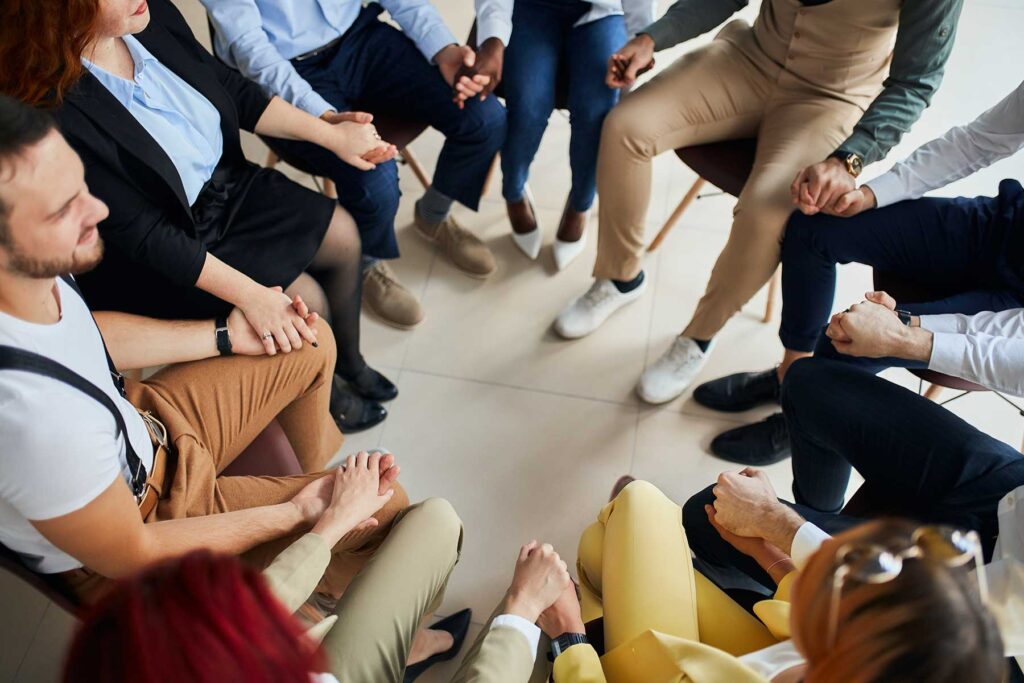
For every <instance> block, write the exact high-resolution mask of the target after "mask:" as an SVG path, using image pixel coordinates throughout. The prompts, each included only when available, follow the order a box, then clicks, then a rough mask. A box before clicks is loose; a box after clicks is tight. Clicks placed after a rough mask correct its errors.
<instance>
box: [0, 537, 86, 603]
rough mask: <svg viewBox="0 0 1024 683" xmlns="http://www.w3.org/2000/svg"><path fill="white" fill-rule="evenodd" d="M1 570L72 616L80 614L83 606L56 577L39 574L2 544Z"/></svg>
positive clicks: (0, 554)
mask: <svg viewBox="0 0 1024 683" xmlns="http://www.w3.org/2000/svg"><path fill="white" fill-rule="evenodd" d="M0 570H6V571H8V572H10V573H11V574H13V575H14V576H16V577H18V578H19V579H21V580H22V581H24V582H25V583H27V584H28V585H30V586H31V587H32V588H34V589H36V590H37V591H39V592H40V593H42V594H43V595H44V596H46V597H47V598H48V599H49V600H51V601H53V602H54V603H55V604H56V605H57V606H58V607H60V608H61V609H63V610H64V611H65V612H67V613H68V614H71V615H73V616H74V615H76V614H77V613H78V608H79V607H80V606H81V603H80V602H79V600H78V598H77V596H75V595H74V593H72V592H71V591H70V590H68V588H67V586H65V585H64V584H63V583H61V582H60V580H59V579H58V578H57V577H55V576H49V575H47V574H37V573H36V572H34V571H32V570H31V569H29V568H28V567H26V566H25V563H24V562H22V561H21V558H20V557H19V556H18V553H16V552H14V551H13V550H11V549H10V548H8V547H7V546H5V545H3V544H2V543H0Z"/></svg>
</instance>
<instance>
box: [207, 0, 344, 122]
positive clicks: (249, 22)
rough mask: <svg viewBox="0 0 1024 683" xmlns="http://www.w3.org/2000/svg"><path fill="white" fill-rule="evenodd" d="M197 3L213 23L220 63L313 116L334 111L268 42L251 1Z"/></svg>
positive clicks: (219, 0)
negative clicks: (222, 62)
mask: <svg viewBox="0 0 1024 683" xmlns="http://www.w3.org/2000/svg"><path fill="white" fill-rule="evenodd" d="M200 1H201V2H202V3H203V6H204V7H206V10H207V12H208V13H209V15H210V20H211V21H212V22H213V26H214V29H215V30H216V33H217V40H216V45H215V47H216V49H217V54H219V55H220V57H221V58H222V59H224V60H225V61H226V62H228V63H229V64H233V65H234V66H235V67H236V68H237V69H238V70H239V71H241V72H242V75H243V76H245V77H246V78H248V79H250V80H253V81H256V82H257V83H259V84H260V86H261V87H262V88H263V90H264V92H266V93H267V94H269V95H277V96H278V97H280V98H281V99H283V100H285V101H287V102H290V103H291V104H293V105H294V106H296V107H298V108H299V109H302V110H303V111H305V112H307V113H309V114H312V115H313V116H320V115H322V114H323V113H324V112H328V111H334V107H333V106H332V105H331V103H330V102H328V101H327V100H325V99H324V98H323V97H321V96H320V95H319V94H317V92H316V91H315V90H313V86H311V85H310V84H309V83H308V82H307V81H306V79H304V78H303V77H302V76H300V75H299V73H298V72H297V71H296V70H295V67H294V66H292V63H291V62H290V61H288V60H287V59H286V58H285V57H284V55H282V54H281V53H280V52H279V51H278V49H277V48H276V47H274V45H273V44H272V43H271V42H270V37H269V36H267V34H266V32H265V31H264V30H263V18H262V15H260V10H259V8H258V7H257V6H256V3H255V1H254V0H200Z"/></svg>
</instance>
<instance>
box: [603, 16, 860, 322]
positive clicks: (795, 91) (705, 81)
mask: <svg viewBox="0 0 1024 683" xmlns="http://www.w3.org/2000/svg"><path fill="white" fill-rule="evenodd" d="M780 75H782V69H780V67H779V66H778V65H777V64H776V63H775V62H773V61H771V60H770V59H768V58H767V57H766V56H764V55H763V53H762V52H760V49H759V48H758V47H757V45H756V43H755V41H754V38H753V34H752V32H751V29H750V28H749V27H748V26H746V25H745V24H742V23H733V24H730V25H728V26H726V27H725V28H724V29H723V30H722V32H721V33H720V34H719V35H718V36H717V37H716V38H715V40H713V41H712V42H711V43H710V44H708V45H706V46H704V47H701V48H699V49H697V50H694V51H693V52H691V53H689V54H686V55H684V56H683V57H681V58H680V59H679V60H677V61H676V62H675V63H674V64H672V65H671V66H670V67H668V68H667V69H666V70H665V71H664V72H662V73H661V74H659V75H658V76H656V77H655V78H654V79H652V80H651V81H650V82H649V83H647V84H645V85H644V86H643V87H641V88H639V89H638V90H636V91H635V92H633V93H631V94H630V95H628V96H627V97H625V98H624V99H623V100H622V102H621V103H620V104H619V105H618V106H617V107H616V108H615V109H613V110H612V111H611V113H610V114H609V115H608V118H607V119H606V120H605V124H604V129H603V131H602V135H601V151H600V155H599V158H598V168H597V184H598V193H599V195H600V197H601V200H600V211H599V215H600V232H599V238H598V255H597V262H596V265H595V267H594V276H595V277H596V278H611V279H616V280H629V279H632V278H634V277H636V275H637V274H638V273H639V272H640V269H641V258H642V256H643V253H644V250H645V248H646V242H645V235H644V232H645V231H644V227H645V219H646V215H647V208H648V204H649V201H650V195H651V161H652V159H653V158H654V157H655V156H656V155H658V154H661V153H662V152H666V151H670V150H674V149H676V148H679V147H686V146H689V145H698V144H704V143H709V142H717V141H722V140H730V139H737V138H746V137H756V138H757V141H758V144H757V155H756V159H755V161H754V167H753V171H752V172H751V175H750V178H749V180H748V181H747V183H746V186H745V187H744V188H743V192H742V194H741V195H740V197H739V201H738V202H737V204H736V209H735V211H734V216H733V225H732V232H731V233H730V235H729V240H728V242H727V243H726V245H725V248H724V249H723V250H722V253H721V255H720V256H719V257H718V261H717V262H716V263H715V266H714V269H713V270H712V272H711V278H710V281H709V282H708V286H707V290H706V292H705V294H704V296H703V298H702V299H701V300H700V303H699V304H698V306H697V310H696V312H695V313H694V316H693V319H692V320H691V322H690V324H689V325H688V326H687V328H686V330H685V331H684V334H685V335H687V336H689V337H693V338H696V339H710V338H711V337H713V336H714V335H715V334H716V333H717V332H718V331H719V330H720V329H721V328H722V326H723V325H724V324H725V323H726V321H728V320H729V318H730V317H731V316H732V315H733V314H734V313H736V312H737V311H738V310H739V309H740V307H742V306H743V304H745V303H746V302H747V301H748V300H749V299H750V298H751V297H752V296H753V295H754V294H755V293H756V292H757V291H758V289H760V288H761V287H762V286H763V285H764V284H765V283H766V282H767V281H768V279H769V278H770V277H771V276H772V274H773V273H774V272H775V269H776V268H777V267H778V265H779V253H780V245H781V241H782V237H783V231H784V229H785V225H786V220H787V219H788V217H789V215H790V213H792V211H793V205H792V203H791V202H790V195H789V186H790V184H791V183H792V181H793V179H794V178H795V177H796V174H797V173H798V172H799V171H800V170H801V169H803V168H805V167H806V166H808V165H809V164H812V163H815V162H818V161H821V160H822V159H824V158H825V157H826V156H828V155H829V154H831V153H832V152H833V151H834V150H835V149H836V147H837V146H838V145H839V144H840V143H842V142H843V141H844V140H845V139H846V138H847V137H848V136H849V134H850V133H851V132H852V130H853V126H854V125H855V124H856V122H857V121H858V120H859V119H860V117H861V115H862V114H863V109H862V107H861V106H859V105H856V104H852V103H850V102H847V101H842V100H840V99H838V98H836V97H831V96H829V95H828V94H826V93H823V92H822V91H821V90H814V89H811V88H807V89H802V88H801V87H800V86H799V83H798V82H797V81H796V79H793V78H790V77H788V76H789V75H788V74H787V75H786V77H785V78H783V79H782V82H783V83H784V85H783V84H781V83H780Z"/></svg>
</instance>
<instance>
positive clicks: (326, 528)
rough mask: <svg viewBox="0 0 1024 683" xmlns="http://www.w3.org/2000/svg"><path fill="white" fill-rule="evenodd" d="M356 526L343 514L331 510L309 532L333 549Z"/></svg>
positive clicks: (355, 523)
mask: <svg viewBox="0 0 1024 683" xmlns="http://www.w3.org/2000/svg"><path fill="white" fill-rule="evenodd" d="M357 524H358V522H354V521H352V520H351V519H349V518H348V516H347V515H345V514H344V513H339V512H338V511H335V510H333V509H331V510H328V511H327V512H325V513H324V514H323V515H321V516H320V519H319V520H317V522H316V524H314V525H313V528H312V529H310V532H311V533H314V534H316V535H318V536H320V537H322V538H323V539H324V542H325V543H327V545H328V546H329V547H331V548H333V547H334V546H335V545H337V544H338V542H339V541H341V539H342V538H343V537H344V536H345V534H347V533H348V532H350V531H352V529H354V528H355V527H356V525H357Z"/></svg>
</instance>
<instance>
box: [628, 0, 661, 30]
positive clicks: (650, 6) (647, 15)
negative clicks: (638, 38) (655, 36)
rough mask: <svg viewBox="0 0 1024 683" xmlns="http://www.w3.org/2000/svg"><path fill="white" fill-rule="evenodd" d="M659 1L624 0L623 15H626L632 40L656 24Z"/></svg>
mask: <svg viewBox="0 0 1024 683" xmlns="http://www.w3.org/2000/svg"><path fill="white" fill-rule="evenodd" d="M657 9H658V3H657V0H654V1H652V0H622V13H623V14H624V15H626V32H627V33H628V34H629V37H630V38H632V37H633V36H635V35H636V34H638V33H640V31H643V30H644V29H645V28H647V27H648V26H650V25H651V24H653V23H654V15H655V12H656V11H657Z"/></svg>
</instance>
